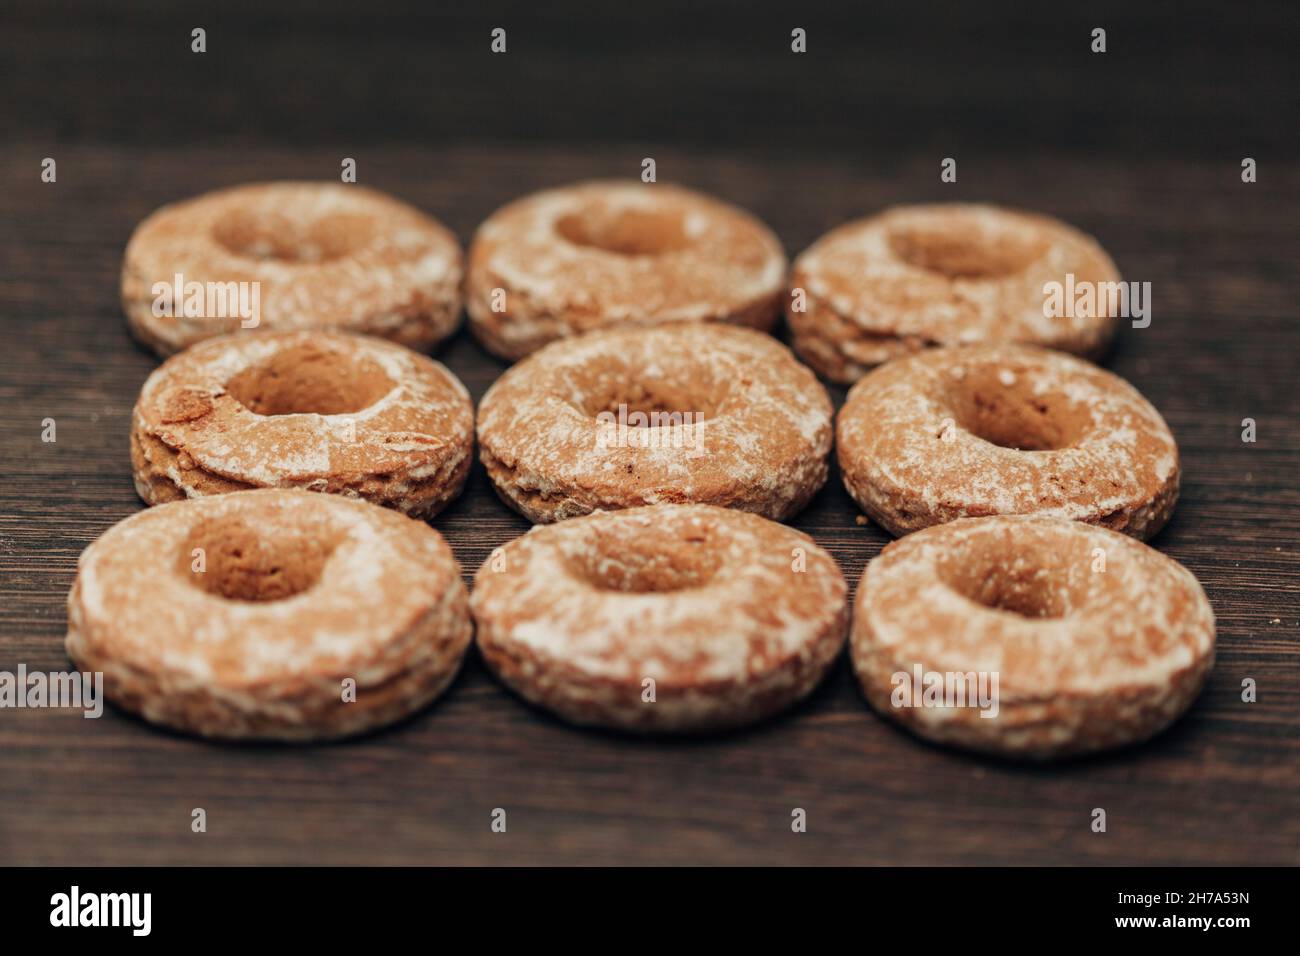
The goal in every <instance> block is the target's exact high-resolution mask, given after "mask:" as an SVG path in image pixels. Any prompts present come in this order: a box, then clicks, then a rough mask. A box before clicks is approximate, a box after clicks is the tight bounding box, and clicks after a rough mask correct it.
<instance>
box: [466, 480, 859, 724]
mask: <svg viewBox="0 0 1300 956" xmlns="http://www.w3.org/2000/svg"><path fill="white" fill-rule="evenodd" d="M847 594H848V589H847V586H846V584H845V581H844V576H843V575H842V574H841V573H840V570H839V568H838V566H837V565H836V564H835V561H834V559H832V558H831V556H830V555H829V554H827V553H826V552H825V551H823V550H822V549H821V548H820V547H818V546H817V545H816V544H815V543H814V542H813V541H812V539H811V538H809V537H808V536H807V535H805V534H803V533H802V532H799V531H795V530H793V529H792V528H788V527H785V526H784V525H780V524H776V523H775V522H772V521H768V520H766V519H764V518H760V517H758V516H756V515H752V514H746V513H744V512H738V511H733V510H729V509H725V508H715V507H712V506H709V505H655V506H652V507H646V508H634V509H630V510H627V511H616V512H602V513H599V514H593V515H588V516H586V517H582V518H575V519H574V520H572V521H565V522H562V523H560V524H556V525H547V526H538V527H535V528H533V529H532V530H531V531H529V532H528V533H527V534H525V535H523V536H522V537H519V538H516V539H515V540H513V541H511V542H509V543H508V544H506V545H505V546H504V547H503V548H500V549H498V551H497V552H496V553H494V554H493V556H492V557H490V558H489V559H488V560H487V562H485V563H484V565H483V566H482V567H481V568H480V569H479V572H478V574H477V576H476V577H475V580H474V593H473V595H472V597H471V599H470V605H471V609H472V611H473V614H474V618H475V621H476V625H477V630H476V633H477V641H478V646H479V649H480V650H481V652H482V654H483V658H484V660H485V661H486V662H487V664H488V666H489V667H490V668H491V669H492V670H493V671H494V672H495V673H496V674H497V676H498V677H500V678H501V680H502V681H503V682H505V683H506V684H507V685H508V686H509V687H510V688H512V689H513V690H514V691H516V692H517V693H518V694H520V696H522V697H524V698H525V699H526V700H529V701H531V702H532V703H534V704H537V705H538V706H541V707H543V708H545V709H547V710H550V711H552V712H553V713H555V714H558V715H559V716H560V717H562V718H564V719H565V720H567V721H570V722H572V723H575V724H581V725H590V726H600V727H609V728H617V729H621V730H628V731H638V732H670V733H674V732H675V733H681V732H702V731H710V730H721V729H726V728H732V727H738V726H741V725H744V724H749V723H753V722H755V721H758V720H762V719H763V718H765V717H768V716H771V715H773V714H775V713H777V712H779V711H781V710H784V709H785V708H787V707H789V706H791V705H792V704H793V703H795V702H796V701H798V700H800V699H802V698H803V697H805V696H806V695H807V694H808V693H810V692H811V691H812V689H813V688H814V687H815V686H816V685H817V683H818V682H819V681H820V680H821V678H822V677H823V676H824V675H825V673H826V671H827V670H828V669H829V668H830V666H831V664H832V663H833V662H834V660H835V658H836V656H837V655H838V653H839V650H840V648H841V647H842V646H843V643H844V636H845V632H846V628H847V625H848V605H847Z"/></svg>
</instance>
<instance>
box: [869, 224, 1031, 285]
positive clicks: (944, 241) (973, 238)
mask: <svg viewBox="0 0 1300 956" xmlns="http://www.w3.org/2000/svg"><path fill="white" fill-rule="evenodd" d="M888 241H889V246H890V249H891V250H893V253H894V255H895V256H897V257H898V258H899V259H901V260H902V261H903V262H905V263H907V264H908V265H910V266H912V267H914V268H917V269H924V270H926V271H927V272H934V273H937V274H939V275H942V276H945V277H947V278H949V279H999V278H1002V277H1004V276H1009V275H1014V274H1015V273H1018V272H1023V271H1024V270H1025V269H1027V268H1028V267H1029V266H1030V265H1031V264H1032V263H1033V262H1034V261H1035V260H1037V259H1038V258H1039V257H1041V256H1042V255H1043V253H1045V252H1046V251H1047V241H1046V239H1044V238H1042V237H1040V236H1036V235H1035V234H1034V233H1033V232H1031V231H1030V230H1029V229H1026V228H1024V227H1020V228H1015V227H1013V226H1012V225H1011V224H996V220H994V221H993V222H990V221H988V220H985V219H980V220H978V221H977V220H976V219H975V218H974V217H970V216H963V215H961V214H953V213H946V214H944V215H943V217H942V218H939V217H935V218H934V219H933V220H931V219H929V218H928V217H927V218H925V219H921V220H918V221H911V222H907V223H905V224H900V225H897V226H895V227H894V228H893V229H891V230H890V232H889V235H888Z"/></svg>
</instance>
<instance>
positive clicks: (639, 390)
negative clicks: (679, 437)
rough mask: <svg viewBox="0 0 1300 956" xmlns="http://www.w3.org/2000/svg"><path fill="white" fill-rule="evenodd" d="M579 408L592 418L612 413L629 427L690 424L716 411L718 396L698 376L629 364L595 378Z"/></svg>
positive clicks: (712, 415)
mask: <svg viewBox="0 0 1300 956" xmlns="http://www.w3.org/2000/svg"><path fill="white" fill-rule="evenodd" d="M581 408H582V411H583V412H584V413H586V414H587V415H590V416H591V417H592V418H602V419H606V420H608V419H610V418H611V416H612V420H613V421H615V422H620V421H621V422H623V423H624V424H626V425H628V426H629V427H636V428H654V427H668V426H673V425H683V424H686V425H693V424H697V423H698V422H700V421H701V420H704V421H707V420H709V419H711V418H713V417H714V416H715V415H716V414H717V409H718V396H717V394H716V392H715V390H713V389H711V388H709V387H707V383H704V382H701V381H698V380H696V381H690V380H686V379H680V378H675V377H672V376H660V377H653V376H647V375H646V374H645V370H644V369H631V368H628V369H623V370H619V371H618V372H616V373H614V374H611V375H608V376H604V377H602V378H601V379H600V380H599V381H597V382H594V383H593V384H592V385H591V387H590V388H588V389H587V390H586V393H585V396H584V400H583V402H582V403H581Z"/></svg>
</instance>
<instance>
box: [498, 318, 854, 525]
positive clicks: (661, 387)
mask: <svg viewBox="0 0 1300 956" xmlns="http://www.w3.org/2000/svg"><path fill="white" fill-rule="evenodd" d="M656 416H657V417H656ZM674 416H675V417H674ZM478 438H479V454H480V457H481V458H482V460H483V464H484V467H485V468H486V469H487V473H488V477H489V478H490V479H491V480H492V483H493V485H494V486H495V488H496V490H497V493H498V494H499V495H500V496H501V498H502V499H503V500H504V501H505V502H506V503H507V504H509V505H510V506H511V507H513V508H515V509H516V510H517V511H519V512H520V513H522V514H523V515H525V516H526V517H527V518H529V519H530V520H532V521H534V522H548V521H558V520H561V519H564V518H572V517H574V516H577V515H581V514H586V513H588V512H591V511H596V510H611V509H615V508H631V507H636V506H638V505H647V504H664V503H684V502H697V503H704V504H715V505H722V506H725V507H731V508H738V509H740V510H743V511H752V512H756V513H758V514H761V515H764V516H765V517H769V518H775V519H778V520H781V519H784V518H787V517H789V516H791V515H793V514H795V513H796V512H798V511H799V510H800V509H801V508H803V507H804V505H806V504H807V503H808V501H809V500H811V498H812V496H813V495H814V494H816V492H817V490H818V489H819V488H820V487H821V486H822V484H823V483H824V482H825V480H826V475H827V467H828V466H827V458H828V457H829V453H830V449H831V443H832V427H831V404H830V400H829V398H828V397H827V395H826V390H825V389H824V388H823V387H822V386H821V384H820V383H819V382H818V381H817V379H816V376H814V375H813V373H812V372H811V371H809V370H808V369H807V368H805V367H804V366H803V365H801V364H800V363H799V362H798V361H796V360H795V358H794V356H793V355H791V354H790V351H789V350H788V349H786V348H785V347H784V346H783V345H781V344H780V343H779V342H777V341H776V340H775V339H773V338H771V337H770V336H767V335H764V334H763V333H760V332H755V331H752V330H750V329H743V328H739V327H737V326H729V325H720V324H706V323H678V324H674V325H664V326H655V327H645V328H629V329H605V330H599V331H596V332H590V333H588V334H586V335H582V336H578V337H576V338H572V339H565V340H563V341H559V342H555V343H552V344H551V345H549V346H547V347H546V348H544V349H542V350H541V351H539V352H537V353H536V354H534V355H531V356H529V357H528V358H527V359H525V360H524V361H522V362H520V363H519V364H517V365H515V366H514V367H513V368H510V369H508V370H507V371H506V372H505V374H503V375H502V376H501V377H500V378H499V379H498V380H497V381H496V382H495V383H494V384H493V386H492V387H491V388H490V389H489V390H488V392H487V394H486V395H484V396H483V400H482V402H481V403H480V405H479V421H478Z"/></svg>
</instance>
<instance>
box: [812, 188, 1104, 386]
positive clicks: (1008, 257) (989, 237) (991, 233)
mask: <svg viewBox="0 0 1300 956" xmlns="http://www.w3.org/2000/svg"><path fill="white" fill-rule="evenodd" d="M1071 274H1072V275H1073V276H1074V281H1075V283H1076V285H1077V284H1078V283H1084V282H1088V283H1100V282H1118V281H1119V273H1118V271H1117V270H1116V269H1115V264H1114V263H1113V262H1111V260H1110V257H1109V256H1107V255H1106V253H1105V252H1104V251H1103V250H1102V248H1101V247H1100V246H1099V245H1097V243H1096V241H1095V240H1093V239H1092V238H1091V237H1090V236H1087V235H1084V234H1083V233H1081V232H1079V231H1078V230H1077V229H1074V228H1072V227H1071V226H1068V225H1066V224H1065V223H1063V222H1060V221H1058V220H1056V219H1051V218H1049V217H1047V216H1040V215H1034V214H1030V213H1024V212H1017V211H1013V210H1010V209H1001V208H998V207H996V206H979V205H967V204H963V203H949V204H943V205H933V206H900V207H898V208H895V209H890V210H887V211H886V212H883V213H880V214H879V215H876V216H872V217H871V218H869V219H860V220H858V221H856V222H850V223H848V224H846V225H843V226H840V227H838V228H837V229H834V230H832V231H831V232H829V233H827V234H826V235H824V236H822V237H821V238H820V239H818V240H817V241H816V242H815V243H813V245H812V246H810V247H809V248H808V249H807V250H805V251H804V252H803V253H802V254H801V255H800V256H799V257H798V258H796V259H795V262H794V269H793V271H792V273H791V278H790V292H791V294H790V297H789V298H788V299H787V301H786V316H787V318H788V320H789V323H790V328H791V330H792V332H793V334H794V348H795V351H796V352H798V353H799V355H800V357H802V358H803V359H804V361H806V362H807V363H808V364H809V365H811V366H812V367H813V368H814V369H816V370H817V371H818V372H820V373H821V374H822V375H824V376H826V378H828V379H830V380H831V381H834V382H840V383H842V384H846V385H847V384H849V383H851V382H854V381H856V380H857V379H858V378H859V377H861V376H862V375H864V374H865V373H866V372H867V371H868V370H870V368H871V367H872V366H874V365H879V364H880V363H882V362H886V361H888V360H889V359H892V358H895V357H896V356H899V355H903V354H906V353H909V352H914V351H917V350H919V349H922V348H926V347H929V346H934V345H966V344H972V343H979V342H1004V341H1015V342H1026V343H1030V344H1034V345H1042V346H1046V347H1049V348H1054V349H1059V350H1061V351H1064V352H1073V353H1076V354H1079V355H1084V356H1088V357H1093V358H1095V357H1098V356H1100V355H1101V354H1102V353H1103V352H1104V351H1105V350H1106V348H1107V347H1108V346H1109V344H1110V342H1111V339H1112V338H1113V337H1114V334H1115V328H1116V324H1117V318H1116V316H1114V315H1112V314H1110V313H1111V312H1112V311H1115V310H1112V309H1110V307H1109V303H1108V301H1101V302H1100V305H1099V306H1098V305H1096V304H1094V307H1092V308H1089V307H1087V306H1086V304H1085V305H1084V307H1083V308H1082V309H1080V310H1076V309H1073V308H1071V309H1068V310H1062V311H1066V312H1070V313H1071V314H1069V315H1062V316H1060V317H1051V318H1048V317H1046V316H1045V315H1044V301H1045V294H1044V286H1045V285H1046V283H1049V282H1061V283H1065V282H1066V276H1067V275H1071Z"/></svg>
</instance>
